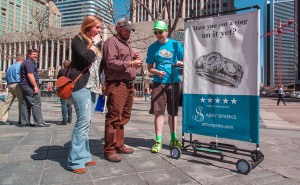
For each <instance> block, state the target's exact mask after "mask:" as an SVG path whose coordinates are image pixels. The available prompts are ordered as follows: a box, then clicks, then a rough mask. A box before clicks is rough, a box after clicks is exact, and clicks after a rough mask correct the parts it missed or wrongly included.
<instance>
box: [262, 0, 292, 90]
mask: <svg viewBox="0 0 300 185" xmlns="http://www.w3.org/2000/svg"><path fill="white" fill-rule="evenodd" d="M266 10H267V11H266V23H267V24H266V29H265V30H266V32H272V31H275V30H276V29H277V28H278V26H279V24H280V25H281V26H282V25H285V24H287V23H288V21H289V20H291V19H294V17H295V14H294V13H295V12H294V0H272V1H268V2H267V7H266ZM294 29H295V24H291V25H290V26H286V27H285V28H283V31H282V34H281V49H282V53H281V65H280V62H279V61H280V58H279V56H280V54H279V51H280V50H279V49H280V48H279V47H280V42H279V39H280V38H279V37H278V34H273V35H272V36H269V37H265V39H264V40H265V62H264V84H265V85H266V86H278V85H279V84H280V80H279V79H280V71H281V83H282V84H283V85H285V86H286V85H289V84H292V83H295V80H296V66H295V32H294Z"/></svg>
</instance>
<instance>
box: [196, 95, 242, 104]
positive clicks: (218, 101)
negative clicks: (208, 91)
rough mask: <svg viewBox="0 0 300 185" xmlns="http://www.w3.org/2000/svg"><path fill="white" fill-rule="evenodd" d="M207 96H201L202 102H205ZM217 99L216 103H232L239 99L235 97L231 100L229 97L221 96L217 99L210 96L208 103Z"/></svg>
mask: <svg viewBox="0 0 300 185" xmlns="http://www.w3.org/2000/svg"><path fill="white" fill-rule="evenodd" d="M205 100H206V99H205V98H203V97H201V98H200V102H201V103H205ZM214 101H215V103H222V101H223V104H228V103H229V102H231V104H237V100H236V99H235V98H232V99H231V100H229V99H227V98H224V99H220V98H219V97H217V98H216V99H212V98H211V97H209V98H208V99H207V103H213V102H214Z"/></svg>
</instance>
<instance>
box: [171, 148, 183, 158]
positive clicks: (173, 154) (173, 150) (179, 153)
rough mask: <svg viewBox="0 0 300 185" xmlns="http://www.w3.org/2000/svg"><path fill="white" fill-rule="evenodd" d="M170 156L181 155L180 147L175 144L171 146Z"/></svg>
mask: <svg viewBox="0 0 300 185" xmlns="http://www.w3.org/2000/svg"><path fill="white" fill-rule="evenodd" d="M170 154H171V157H172V158H173V159H179V158H180V156H181V149H180V148H179V147H177V146H175V147H172V148H171V151H170Z"/></svg>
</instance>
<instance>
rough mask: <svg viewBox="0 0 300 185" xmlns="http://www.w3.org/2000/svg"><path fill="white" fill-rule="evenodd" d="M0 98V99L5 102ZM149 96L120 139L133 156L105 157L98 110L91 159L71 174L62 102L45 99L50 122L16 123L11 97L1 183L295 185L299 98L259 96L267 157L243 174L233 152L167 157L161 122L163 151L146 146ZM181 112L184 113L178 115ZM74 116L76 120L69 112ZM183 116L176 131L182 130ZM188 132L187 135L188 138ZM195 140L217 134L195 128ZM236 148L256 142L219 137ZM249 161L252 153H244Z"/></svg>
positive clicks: (1, 145) (298, 177)
mask: <svg viewBox="0 0 300 185" xmlns="http://www.w3.org/2000/svg"><path fill="white" fill-rule="evenodd" d="M2 105H3V102H0V106H1V107H2ZM149 108H150V103H149V101H147V102H145V101H144V99H142V98H136V99H135V102H134V107H133V111H132V118H131V120H130V122H129V123H128V125H127V126H126V127H125V137H126V140H125V143H126V145H128V146H129V147H134V149H135V152H134V154H131V155H122V161H121V162H120V163H111V162H108V161H106V160H104V156H103V145H104V143H103V137H104V117H105V114H103V113H99V112H96V113H95V116H94V119H93V121H92V126H91V128H90V132H89V133H90V134H89V136H90V137H89V138H90V146H91V152H92V154H93V159H94V160H95V161H96V162H97V165H96V166H91V167H87V173H85V174H74V173H72V172H70V171H68V170H66V161H67V155H68V151H69V146H70V138H71V134H72V129H73V126H74V123H72V124H68V125H56V123H59V122H60V121H61V112H60V104H58V103H55V102H51V99H44V100H43V102H42V111H43V116H44V119H45V120H46V122H47V123H50V124H51V126H50V128H32V127H19V126H18V125H17V118H18V116H17V115H18V112H17V102H14V104H13V106H12V108H11V110H10V114H9V121H10V122H12V125H0V184H1V185H2V184H5V185H7V184H20V185H34V184H72V185H92V184H94V185H98V184H99V185H111V184H116V185H117V184H120V185H126V184H128V185H131V184H136V185H143V184H145V185H146V184H150V185H152V184H153V185H155V184H157V185H168V184H170V185H174V184H189V185H194V184H203V185H212V184H216V185H218V184H222V185H227V184H228V185H235V184H236V185H241V184H242V185H254V184H270V185H271V184H272V185H294V184H300V121H299V120H300V119H299V117H300V102H297V101H296V100H287V106H283V105H281V106H276V99H271V98H262V99H261V107H260V112H261V130H260V131H261V137H260V141H261V143H260V149H261V151H262V152H263V154H264V155H265V159H264V161H263V162H262V163H261V164H260V165H259V166H257V167H256V168H254V169H253V170H252V171H251V172H250V173H249V174H248V175H242V174H239V173H238V172H237V171H236V167H235V162H236V161H237V160H238V158H237V157H239V156H236V155H232V154H228V155H227V154H226V156H225V158H224V159H225V160H226V161H225V162H224V161H223V162H222V161H218V160H212V159H209V158H203V157H201V156H200V155H197V156H195V155H194V154H193V152H186V153H184V154H182V155H181V158H180V159H178V160H176V159H172V158H171V157H170V151H169V147H168V143H169V131H168V126H167V125H166V124H165V127H164V133H163V143H164V146H163V150H162V152H161V153H160V154H152V153H150V152H149V149H150V147H151V146H152V145H153V143H154V138H155V134H154V124H153V118H154V117H153V116H152V115H149V113H148V111H149ZM180 115H181V114H180ZM73 116H74V117H73V122H74V121H75V120H76V118H75V116H76V115H75V113H74V114H73ZM181 120H182V118H181V116H179V128H178V133H179V135H181ZM188 137H189V136H188V135H187V134H186V138H188ZM193 139H197V140H200V141H205V142H209V141H215V138H211V137H204V136H200V135H193ZM218 141H219V142H223V143H228V144H234V145H237V146H239V147H241V148H245V149H250V150H253V149H255V145H254V144H251V143H246V142H240V141H233V140H226V139H218ZM249 160H250V159H249Z"/></svg>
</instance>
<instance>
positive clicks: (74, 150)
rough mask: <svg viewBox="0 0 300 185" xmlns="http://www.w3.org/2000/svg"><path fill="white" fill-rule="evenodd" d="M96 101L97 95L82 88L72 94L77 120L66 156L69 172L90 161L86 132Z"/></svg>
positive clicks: (83, 166) (82, 166)
mask: <svg viewBox="0 0 300 185" xmlns="http://www.w3.org/2000/svg"><path fill="white" fill-rule="evenodd" d="M97 99H98V94H96V93H93V92H91V91H90V90H89V89H87V88H82V89H80V90H78V91H74V92H73V93H72V100H73V104H74V108H75V111H76V116H77V120H76V124H75V126H74V130H73V134H72V140H71V146H70V152H69V156H68V164H67V166H68V168H69V169H70V170H76V169H79V168H85V164H86V163H88V162H90V161H92V157H91V153H90V146H89V137H88V132H89V127H90V124H91V120H92V116H93V114H94V110H95V107H96V103H97Z"/></svg>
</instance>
